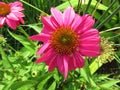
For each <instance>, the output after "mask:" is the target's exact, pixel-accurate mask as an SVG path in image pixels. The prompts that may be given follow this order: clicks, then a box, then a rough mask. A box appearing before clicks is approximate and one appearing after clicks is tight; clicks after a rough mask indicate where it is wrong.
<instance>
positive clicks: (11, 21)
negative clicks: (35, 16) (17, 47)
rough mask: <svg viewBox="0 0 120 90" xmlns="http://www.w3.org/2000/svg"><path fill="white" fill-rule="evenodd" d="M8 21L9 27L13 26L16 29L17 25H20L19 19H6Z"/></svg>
mask: <svg viewBox="0 0 120 90" xmlns="http://www.w3.org/2000/svg"><path fill="white" fill-rule="evenodd" d="M6 23H7V24H8V26H9V27H11V28H12V29H13V30H15V29H16V28H17V26H19V21H18V22H17V21H14V20H10V19H6Z"/></svg>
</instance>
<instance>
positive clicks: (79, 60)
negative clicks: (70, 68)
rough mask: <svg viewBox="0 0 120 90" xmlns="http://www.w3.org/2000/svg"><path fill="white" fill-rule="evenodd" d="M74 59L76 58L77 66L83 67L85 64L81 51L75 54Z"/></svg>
mask: <svg viewBox="0 0 120 90" xmlns="http://www.w3.org/2000/svg"><path fill="white" fill-rule="evenodd" d="M74 59H75V60H76V65H77V68H82V67H83V66H84V65H85V62H84V59H83V58H82V56H81V54H80V53H78V52H76V53H75V54H74Z"/></svg>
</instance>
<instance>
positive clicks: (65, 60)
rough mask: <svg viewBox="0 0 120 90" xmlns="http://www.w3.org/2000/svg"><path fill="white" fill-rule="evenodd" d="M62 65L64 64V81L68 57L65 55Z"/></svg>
mask: <svg viewBox="0 0 120 90" xmlns="http://www.w3.org/2000/svg"><path fill="white" fill-rule="evenodd" d="M63 65H64V71H63V74H64V81H65V80H66V77H67V75H68V58H67V57H66V56H64V57H63Z"/></svg>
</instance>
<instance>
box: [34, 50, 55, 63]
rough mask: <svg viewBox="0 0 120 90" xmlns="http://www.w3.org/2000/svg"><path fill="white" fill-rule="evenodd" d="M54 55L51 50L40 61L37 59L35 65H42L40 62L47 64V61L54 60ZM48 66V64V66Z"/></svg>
mask: <svg viewBox="0 0 120 90" xmlns="http://www.w3.org/2000/svg"><path fill="white" fill-rule="evenodd" d="M53 55H54V54H53V53H52V49H49V50H48V51H47V52H46V53H43V55H42V56H41V57H40V58H39V59H37V60H36V61H35V63H40V62H43V61H44V62H45V61H47V60H50V59H52V58H51V57H52V56H53ZM47 65H48V64H47Z"/></svg>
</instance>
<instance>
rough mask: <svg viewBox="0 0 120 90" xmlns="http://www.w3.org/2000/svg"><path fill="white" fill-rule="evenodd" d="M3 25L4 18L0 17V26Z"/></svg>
mask: <svg viewBox="0 0 120 90" xmlns="http://www.w3.org/2000/svg"><path fill="white" fill-rule="evenodd" d="M4 23H5V17H0V25H1V26H2V25H3V24H4Z"/></svg>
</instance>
